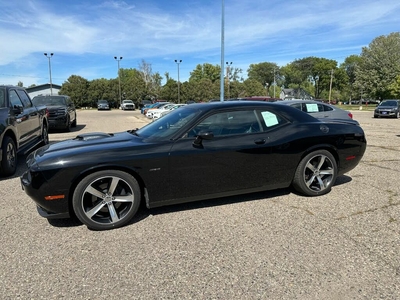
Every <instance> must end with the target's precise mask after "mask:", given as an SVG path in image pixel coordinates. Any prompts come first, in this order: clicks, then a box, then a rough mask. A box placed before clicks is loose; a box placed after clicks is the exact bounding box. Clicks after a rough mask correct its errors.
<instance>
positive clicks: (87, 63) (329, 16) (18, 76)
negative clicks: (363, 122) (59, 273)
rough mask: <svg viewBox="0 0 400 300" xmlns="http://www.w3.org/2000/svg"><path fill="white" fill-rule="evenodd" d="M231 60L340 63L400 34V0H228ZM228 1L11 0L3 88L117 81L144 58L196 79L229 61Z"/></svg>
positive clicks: (1, 63)
mask: <svg viewBox="0 0 400 300" xmlns="http://www.w3.org/2000/svg"><path fill="white" fill-rule="evenodd" d="M224 3H225V26H224V28H225V31H224V32H225V43H224V44H225V47H224V49H225V51H224V56H225V59H224V61H228V62H232V67H237V68H241V69H243V75H244V76H246V75H247V69H248V67H249V65H250V64H257V63H260V62H275V63H277V64H278V65H279V66H284V65H286V64H287V63H289V62H292V61H293V60H295V59H300V58H304V57H308V56H316V57H324V58H328V59H334V60H337V61H338V62H339V63H341V62H343V60H344V59H345V58H346V57H347V56H349V55H352V54H357V55H358V54H360V53H361V49H362V47H364V46H368V45H369V43H370V42H371V41H372V40H373V39H374V38H376V37H378V36H380V35H388V34H389V33H391V32H395V31H400V17H399V16H400V1H399V0H383V1H375V0H352V1H348V0H343V1H342V0H335V1H333V0H320V1H317V0H304V1H299V0H276V1H275V0H269V1H266V0H224ZM221 7H222V1H218V0H180V1H179V0H169V1H166V0H146V1H143V0H134V1H131V0H126V1H112V0H111V1H102V0H80V1H77V0H69V1H52V0H30V1H28V0H14V1H7V0H1V9H0V36H1V37H2V41H1V44H0V49H1V51H0V84H17V83H18V81H22V82H23V83H24V86H29V85H31V84H37V85H38V84H44V83H48V82H49V81H50V80H49V69H48V59H47V58H46V57H45V56H44V55H43V53H44V52H47V53H51V52H52V53H54V55H53V57H52V58H51V70H52V82H53V83H55V84H60V85H61V84H62V83H63V82H65V81H66V80H67V79H68V77H69V76H71V75H79V76H82V77H84V78H86V79H88V80H92V79H97V78H106V79H110V78H117V69H118V63H117V61H116V60H115V59H114V56H118V57H120V56H122V57H123V59H122V60H121V61H120V67H121V68H138V67H139V64H140V63H141V61H142V60H144V61H146V62H147V63H149V64H151V66H152V71H153V72H159V73H160V75H162V76H163V77H164V74H165V73H166V72H168V73H169V75H170V77H172V78H175V79H177V73H178V67H177V64H176V63H175V62H174V60H175V59H178V60H182V63H181V64H180V67H179V68H180V80H181V81H185V80H187V79H188V78H189V76H190V72H191V71H193V70H194V69H195V67H196V66H197V65H198V64H203V63H210V64H213V65H217V64H218V65H220V64H221Z"/></svg>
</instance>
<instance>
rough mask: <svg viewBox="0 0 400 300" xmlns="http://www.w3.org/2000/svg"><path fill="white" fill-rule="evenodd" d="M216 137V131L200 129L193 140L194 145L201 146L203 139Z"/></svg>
mask: <svg viewBox="0 0 400 300" xmlns="http://www.w3.org/2000/svg"><path fill="white" fill-rule="evenodd" d="M213 138H214V133H213V132H212V131H200V132H199V134H198V135H197V136H196V139H195V140H194V142H193V146H195V147H201V146H202V143H203V140H212V139H213Z"/></svg>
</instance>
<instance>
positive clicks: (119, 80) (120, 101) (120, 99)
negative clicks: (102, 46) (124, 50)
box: [114, 56, 122, 107]
mask: <svg viewBox="0 0 400 300" xmlns="http://www.w3.org/2000/svg"><path fill="white" fill-rule="evenodd" d="M114 59H115V60H116V61H117V62H118V90H119V106H120V107H121V105H122V95H121V76H120V75H119V62H120V61H121V59H122V56H120V57H119V59H118V57H116V56H114Z"/></svg>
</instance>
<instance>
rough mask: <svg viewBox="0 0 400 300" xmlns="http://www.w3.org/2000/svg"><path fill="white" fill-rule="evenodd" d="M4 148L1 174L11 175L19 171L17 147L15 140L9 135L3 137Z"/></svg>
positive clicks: (2, 148)
mask: <svg viewBox="0 0 400 300" xmlns="http://www.w3.org/2000/svg"><path fill="white" fill-rule="evenodd" d="M1 150H2V158H1V165H0V166H1V167H0V174H1V175H2V176H11V175H14V174H15V172H16V171H17V163H18V161H17V159H18V156H17V147H16V146H15V142H14V140H13V139H12V138H10V137H9V136H5V137H4V139H3V144H2V145H1Z"/></svg>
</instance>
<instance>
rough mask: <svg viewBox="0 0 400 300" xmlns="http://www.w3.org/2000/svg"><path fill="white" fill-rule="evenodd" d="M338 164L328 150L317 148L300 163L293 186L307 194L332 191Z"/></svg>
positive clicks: (317, 194) (312, 194)
mask: <svg viewBox="0 0 400 300" xmlns="http://www.w3.org/2000/svg"><path fill="white" fill-rule="evenodd" d="M336 176H337V164H336V160H335V158H334V157H333V155H332V154H331V153H330V152H329V151H327V150H322V149H321V150H316V151H314V152H311V153H309V154H308V155H307V156H305V157H304V158H303V159H302V160H301V161H300V163H299V165H298V167H297V169H296V173H295V175H294V179H293V187H294V188H295V189H296V190H297V191H298V192H300V193H302V194H304V195H306V196H320V195H324V194H327V193H329V192H330V190H331V188H332V186H333V184H334V183H335V181H336Z"/></svg>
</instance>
